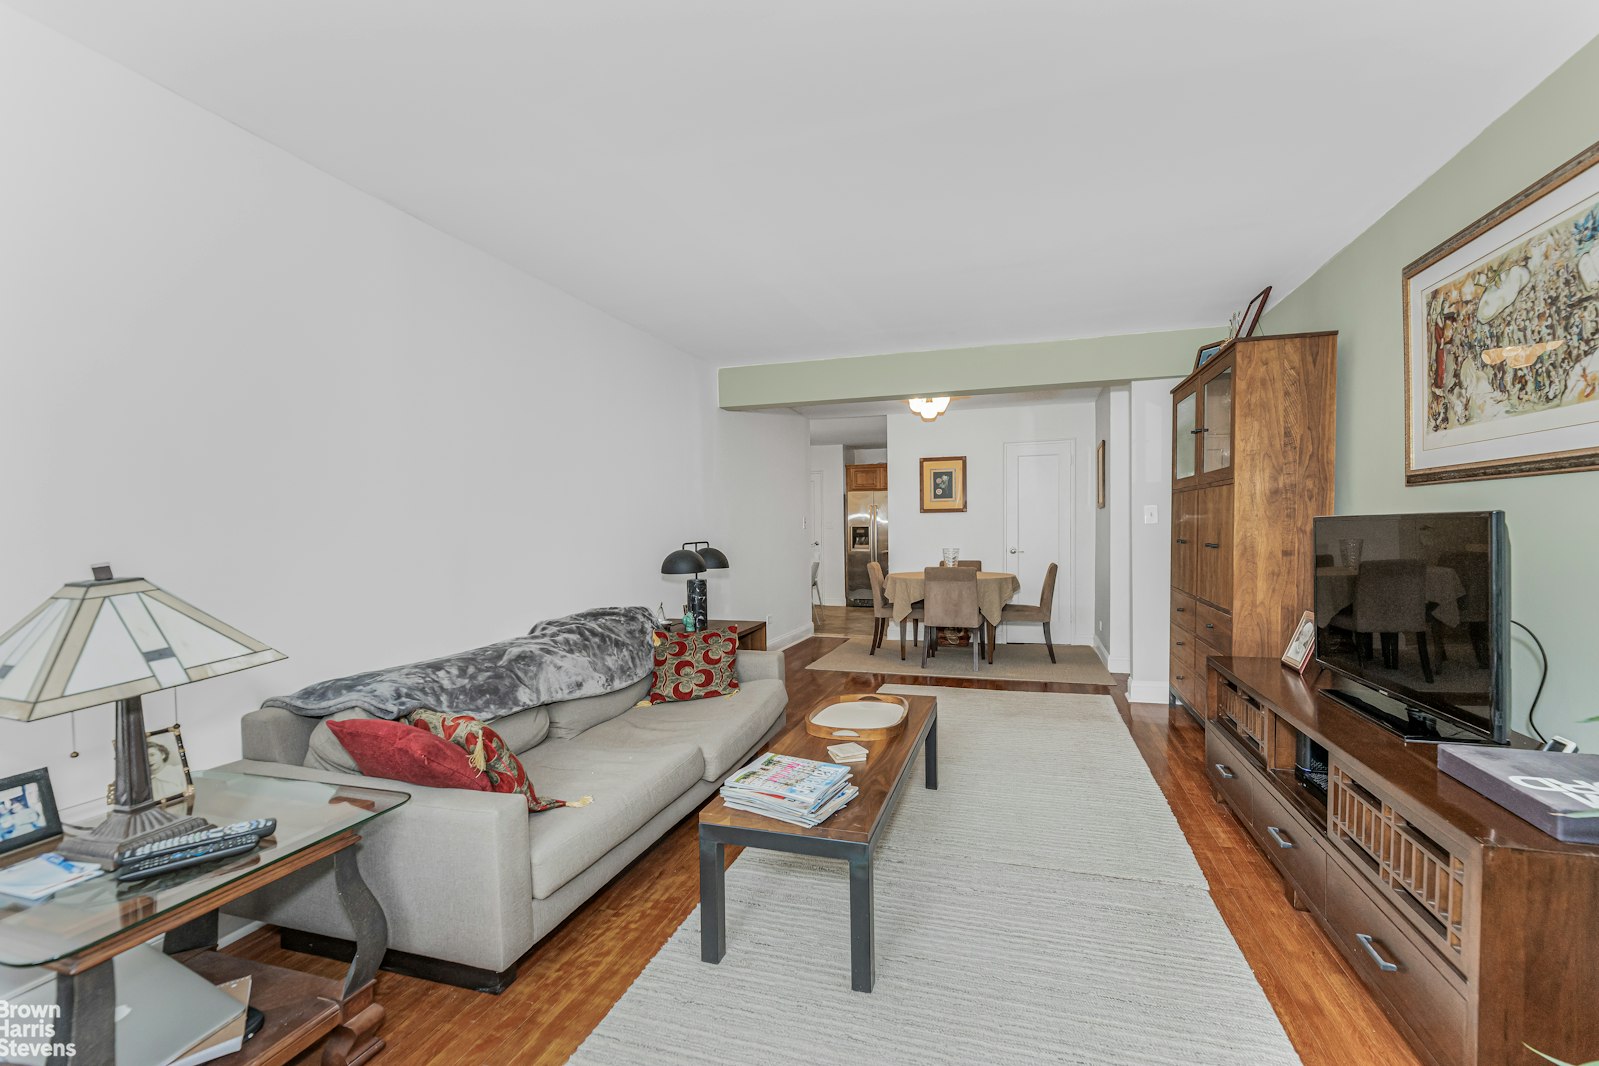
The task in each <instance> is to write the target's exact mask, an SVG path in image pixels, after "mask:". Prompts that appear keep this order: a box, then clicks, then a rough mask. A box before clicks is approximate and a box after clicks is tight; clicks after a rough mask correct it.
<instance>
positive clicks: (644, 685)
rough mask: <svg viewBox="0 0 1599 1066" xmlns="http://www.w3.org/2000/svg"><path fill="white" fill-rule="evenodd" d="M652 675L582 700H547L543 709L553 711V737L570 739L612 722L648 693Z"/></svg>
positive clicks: (551, 730)
mask: <svg viewBox="0 0 1599 1066" xmlns="http://www.w3.org/2000/svg"><path fill="white" fill-rule="evenodd" d="M652 676H653V675H651V674H645V675H644V676H643V677H641V678H639V679H638V680H637V681H635V682H633V683H632V684H631V685H629V686H627V688H623V689H617V690H616V691H615V692H607V693H606V694H605V695H603V696H586V697H584V698H583V699H580V700H566V701H565V702H562V703H550V704H546V705H545V706H544V708H543V709H544V710H546V711H548V712H549V715H550V729H549V734H550V739H551V740H571V739H572V738H573V737H575V736H579V735H580V734H582V733H583V732H585V731H586V730H589V729H593V728H594V727H595V726H597V725H599V724H600V723H601V722H609V721H610V720H611V719H612V718H615V717H616V716H617V715H619V714H621V713H622V712H623V711H625V710H627V709H628V708H629V707H631V706H633V705H634V704H635V703H637V702H638V701H639V700H642V699H646V698H647V697H648V696H649V694H650V678H651V677H652Z"/></svg>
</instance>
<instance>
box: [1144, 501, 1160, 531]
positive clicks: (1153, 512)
mask: <svg viewBox="0 0 1599 1066" xmlns="http://www.w3.org/2000/svg"><path fill="white" fill-rule="evenodd" d="M1159 521H1160V505H1159V504H1158V503H1150V504H1145V505H1144V525H1146V526H1152V525H1154V524H1155V523H1157V522H1159Z"/></svg>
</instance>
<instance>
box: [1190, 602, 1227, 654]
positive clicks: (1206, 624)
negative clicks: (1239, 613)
mask: <svg viewBox="0 0 1599 1066" xmlns="http://www.w3.org/2000/svg"><path fill="white" fill-rule="evenodd" d="M1194 622H1195V625H1194V632H1196V633H1198V634H1199V635H1200V637H1201V638H1202V639H1203V640H1204V641H1205V643H1207V644H1209V645H1211V646H1212V647H1214V648H1215V649H1216V651H1215V652H1213V653H1212V654H1215V655H1231V654H1232V653H1233V616H1232V614H1231V612H1228V611H1223V610H1218V609H1217V608H1215V607H1212V606H1211V605H1210V604H1208V603H1200V604H1197V605H1196V606H1195V609H1194Z"/></svg>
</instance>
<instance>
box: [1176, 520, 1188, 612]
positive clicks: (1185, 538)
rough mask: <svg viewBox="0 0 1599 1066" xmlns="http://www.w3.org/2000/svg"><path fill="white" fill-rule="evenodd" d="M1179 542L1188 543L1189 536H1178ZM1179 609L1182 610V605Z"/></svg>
mask: <svg viewBox="0 0 1599 1066" xmlns="http://www.w3.org/2000/svg"><path fill="white" fill-rule="evenodd" d="M1177 543H1178V544H1187V543H1188V538H1187V537H1178V538H1177ZM1177 609H1178V610H1179V611H1180V610H1182V608H1181V607H1179V608H1177Z"/></svg>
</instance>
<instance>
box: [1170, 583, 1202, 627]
mask: <svg viewBox="0 0 1599 1066" xmlns="http://www.w3.org/2000/svg"><path fill="white" fill-rule="evenodd" d="M1195 603H1196V601H1195V599H1194V598H1193V597H1192V596H1190V595H1189V594H1188V593H1186V592H1179V591H1178V590H1177V589H1172V590H1171V624H1172V625H1174V626H1179V627H1181V628H1183V629H1187V630H1189V631H1192V630H1193V628H1194V626H1195V622H1194V613H1195V611H1194V608H1195Z"/></svg>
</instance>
